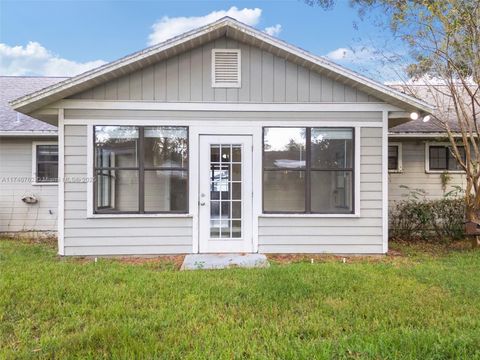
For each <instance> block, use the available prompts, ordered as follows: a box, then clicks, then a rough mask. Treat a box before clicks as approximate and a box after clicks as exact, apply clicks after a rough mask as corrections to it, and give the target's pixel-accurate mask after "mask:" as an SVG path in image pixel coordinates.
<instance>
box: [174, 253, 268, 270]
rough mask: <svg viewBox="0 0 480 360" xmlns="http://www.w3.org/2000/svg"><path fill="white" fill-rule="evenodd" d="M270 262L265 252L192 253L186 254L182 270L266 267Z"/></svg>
mask: <svg viewBox="0 0 480 360" xmlns="http://www.w3.org/2000/svg"><path fill="white" fill-rule="evenodd" d="M269 266H270V263H269V262H268V260H267V257H266V256H265V255H263V254H191V255H187V256H185V259H184V260H183V264H182V267H181V268H180V270H206V269H210V270H211V269H228V268H233V267H241V268H265V267H269Z"/></svg>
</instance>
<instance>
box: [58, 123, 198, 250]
mask: <svg viewBox="0 0 480 360" xmlns="http://www.w3.org/2000/svg"><path fill="white" fill-rule="evenodd" d="M64 131H65V154H64V156H65V169H64V171H65V178H67V179H69V181H68V182H66V183H65V200H64V201H65V204H64V206H65V210H64V211H65V220H64V229H65V230H64V244H65V255H124V254H171V253H190V252H191V251H192V219H191V218H104V219H99V218H95V219H92V218H87V183H86V181H88V179H87V146H88V144H87V126H84V125H66V126H65V130H64ZM91 146H93V144H92V145H91Z"/></svg>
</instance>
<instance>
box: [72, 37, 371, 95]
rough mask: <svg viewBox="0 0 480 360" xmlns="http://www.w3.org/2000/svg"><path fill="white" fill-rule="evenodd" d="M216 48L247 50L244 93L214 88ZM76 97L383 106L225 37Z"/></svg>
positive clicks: (243, 53)
mask: <svg viewBox="0 0 480 360" xmlns="http://www.w3.org/2000/svg"><path fill="white" fill-rule="evenodd" d="M213 48H230V49H240V50H241V74H242V75H241V76H242V87H241V88H239V89H236V88H230V89H225V88H223V89H222V88H212V80H211V76H212V75H211V66H212V65H211V64H212V61H211V53H212V49H213ZM71 98H73V99H94V100H150V101H162V102H234V103H235V102H239V103H240V102H241V103H248V102H252V103H296V102H300V103H302V102H317V103H320V102H327V103H332V102H334V103H342V102H350V103H351V102H381V101H380V100H378V99H375V98H374V97H372V96H369V95H367V94H365V93H363V92H361V91H357V90H356V89H355V88H352V87H350V86H346V85H344V84H342V83H340V82H337V81H334V80H332V79H330V78H328V77H326V76H324V75H320V74H318V73H317V72H314V71H312V70H309V69H308V68H305V67H302V66H299V65H296V64H294V63H292V62H290V61H288V60H285V59H283V58H281V57H278V56H276V55H273V54H271V53H269V52H267V51H263V50H260V49H258V48H256V47H254V46H250V45H247V44H243V43H239V42H238V41H235V40H232V39H228V38H225V37H223V38H220V39H217V40H215V41H212V42H210V43H207V44H205V45H203V46H199V47H198V48H195V49H193V50H191V51H186V52H184V53H182V54H180V55H177V56H173V57H171V58H169V59H167V60H165V61H161V62H159V63H157V64H153V65H151V66H149V67H145V68H144V69H142V70H141V71H137V72H134V73H131V74H129V75H126V76H124V77H121V78H119V79H116V80H114V81H110V82H108V83H106V84H102V85H100V86H97V87H95V88H93V89H90V90H87V91H85V92H83V93H80V94H76V95H74V96H72V97H71Z"/></svg>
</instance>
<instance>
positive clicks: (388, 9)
mask: <svg viewBox="0 0 480 360" xmlns="http://www.w3.org/2000/svg"><path fill="white" fill-rule="evenodd" d="M306 2H307V4H310V5H318V6H320V7H322V8H324V9H331V8H332V7H333V6H334V2H333V1H324V0H319V1H306ZM350 4H351V5H352V6H353V7H355V8H357V9H358V11H359V15H360V17H361V18H365V17H367V16H369V15H371V14H373V13H374V12H376V11H380V12H381V13H382V16H383V17H384V18H385V19H387V20H386V26H388V27H389V28H390V30H391V32H392V34H393V36H394V37H395V38H398V39H400V40H402V41H403V43H404V44H406V46H407V48H408V50H409V60H410V63H409V64H408V66H406V67H405V70H406V74H407V75H408V77H409V81H408V82H404V84H403V85H402V87H403V89H404V90H406V91H407V92H409V93H410V94H411V95H414V96H415V95H416V94H415V87H414V86H411V85H412V84H415V83H417V84H418V82H422V83H424V84H425V85H426V86H427V87H429V88H430V93H431V94H433V96H432V97H431V98H430V99H429V100H430V101H431V102H432V101H433V103H432V105H435V106H436V109H437V110H436V111H435V112H434V114H432V115H433V120H432V121H435V122H436V123H438V124H439V125H440V126H441V127H442V128H443V129H444V130H445V132H446V134H447V135H448V138H449V140H450V143H451V146H452V152H453V156H454V157H455V159H456V160H457V161H458V162H459V164H460V166H461V167H462V168H463V170H464V171H465V175H466V188H465V205H466V218H467V220H472V221H479V220H480V128H479V126H480V125H479V124H478V120H479V117H480V87H479V85H480V1H479V0H350ZM384 25H385V24H384ZM449 105H451V109H448V107H449ZM452 114H453V115H454V116H453V121H452ZM460 145H461V146H464V149H465V155H464V156H463V154H462V153H461V151H460V150H459V146H460ZM474 246H480V240H479V238H476V239H475V240H474Z"/></svg>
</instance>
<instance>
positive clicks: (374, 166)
mask: <svg viewBox="0 0 480 360" xmlns="http://www.w3.org/2000/svg"><path fill="white" fill-rule="evenodd" d="M10 104H11V106H12V107H13V109H14V110H15V111H17V112H20V113H23V114H25V115H28V116H31V117H33V118H35V119H39V120H42V121H44V122H47V123H49V124H53V125H55V126H58V154H59V155H58V156H59V166H58V177H59V179H60V181H59V182H58V196H59V206H58V248H59V254H61V255H123V254H170V253H198V252H200V253H212V252H213V253H217V252H247V253H249V252H260V253H324V252H327V253H368V254H381V253H385V252H387V250H388V221H387V218H388V138H387V136H388V128H389V127H392V126H394V125H398V124H401V123H403V122H406V121H408V118H409V115H410V114H411V113H413V112H415V113H419V114H421V115H422V116H423V114H428V113H431V112H432V111H433V108H432V107H431V106H430V105H429V104H427V103H425V102H423V101H420V100H418V99H416V98H414V97H411V96H407V95H405V94H403V93H401V92H400V91H397V90H395V89H392V88H389V87H388V86H385V85H383V84H380V83H377V82H374V81H372V80H370V79H367V78H365V77H363V76H361V75H358V74H356V73H354V72H352V71H349V70H347V69H345V68H343V67H340V66H338V65H335V64H333V63H331V62H329V61H327V60H325V59H323V58H321V57H317V56H314V55H312V54H310V53H307V52H305V51H303V50H301V49H299V48H296V47H294V46H292V45H289V44H287V43H285V42H283V41H280V40H278V39H276V38H274V37H271V36H269V35H267V34H265V33H263V32H260V31H258V30H256V29H253V28H251V27H249V26H246V25H244V24H242V23H239V22H238V21H235V20H233V19H231V18H223V19H221V20H219V21H216V22H214V23H212V24H210V25H207V26H205V27H202V28H199V29H197V30H194V31H191V32H188V33H185V34H183V35H181V36H178V37H176V38H173V39H171V40H168V41H166V42H164V43H161V44H158V45H155V46H153V47H150V48H147V49H145V50H142V51H140V52H137V53H134V54H132V55H129V56H126V57H124V58H121V59H119V60H117V61H114V62H112V63H109V64H106V65H104V66H102V67H100V68H97V69H94V70H91V71H88V72H86V73H83V74H81V75H78V76H75V77H73V78H69V79H66V80H64V81H61V82H58V83H56V84H53V85H51V86H49V87H46V88H44V89H41V90H39V91H34V92H32V93H31V94H28V95H25V96H23V97H20V98H18V99H16V100H14V101H12V102H11V103H10ZM94 180H95V181H94Z"/></svg>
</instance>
